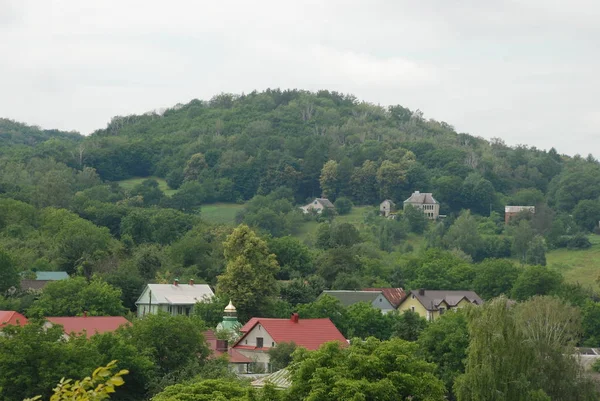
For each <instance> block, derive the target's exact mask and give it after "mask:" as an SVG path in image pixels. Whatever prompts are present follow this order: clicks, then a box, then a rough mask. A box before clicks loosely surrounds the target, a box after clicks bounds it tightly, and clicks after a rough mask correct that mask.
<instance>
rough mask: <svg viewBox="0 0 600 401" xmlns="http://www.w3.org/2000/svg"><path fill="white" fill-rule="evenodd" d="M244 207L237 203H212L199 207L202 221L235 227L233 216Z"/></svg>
mask: <svg viewBox="0 0 600 401" xmlns="http://www.w3.org/2000/svg"><path fill="white" fill-rule="evenodd" d="M243 208H244V205H243V204H242V205H240V204H238V203H213V204H210V205H202V206H201V207H200V217H201V218H202V220H205V221H208V222H210V223H215V224H229V225H232V226H233V225H235V215H236V214H237V212H239V211H240V210H242V209H243Z"/></svg>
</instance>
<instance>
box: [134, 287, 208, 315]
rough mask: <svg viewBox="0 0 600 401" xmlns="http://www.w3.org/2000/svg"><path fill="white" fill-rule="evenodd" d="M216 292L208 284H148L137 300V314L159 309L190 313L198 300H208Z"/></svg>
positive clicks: (153, 311) (154, 311) (172, 312)
mask: <svg viewBox="0 0 600 401" xmlns="http://www.w3.org/2000/svg"><path fill="white" fill-rule="evenodd" d="M214 295H215V294H214V293H213V291H212V290H211V289H210V287H209V286H208V284H194V281H193V280H190V282H189V283H188V284H179V281H178V280H175V281H174V282H173V284H148V285H147V286H146V288H145V289H144V292H142V295H140V297H139V298H138V300H137V301H136V303H135V304H136V305H137V315H138V317H142V316H144V315H146V314H148V313H152V314H156V313H158V312H159V311H163V312H167V313H170V314H171V315H189V314H190V313H191V312H192V309H193V307H194V305H195V304H196V302H208V301H210V299H211V298H212V297H213V296H214Z"/></svg>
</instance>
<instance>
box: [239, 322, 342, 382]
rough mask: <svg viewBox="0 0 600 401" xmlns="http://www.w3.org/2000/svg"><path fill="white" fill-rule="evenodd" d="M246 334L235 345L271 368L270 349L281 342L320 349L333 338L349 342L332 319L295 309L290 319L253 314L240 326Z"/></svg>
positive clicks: (257, 362) (247, 355) (308, 348)
mask: <svg viewBox="0 0 600 401" xmlns="http://www.w3.org/2000/svg"><path fill="white" fill-rule="evenodd" d="M240 331H241V333H242V336H241V337H240V338H239V339H238V340H237V342H236V343H235V344H234V345H233V347H232V348H233V349H234V350H235V351H238V352H239V353H240V354H242V355H243V356H245V357H247V358H249V359H250V360H252V362H253V363H255V364H257V365H259V366H260V365H262V366H263V367H264V369H265V370H266V371H268V370H270V369H269V362H270V359H269V349H271V348H274V347H276V346H277V344H280V343H291V342H293V343H295V344H296V345H297V346H298V347H303V348H306V349H307V350H309V351H314V350H316V349H318V348H319V347H320V346H321V345H323V344H324V343H326V342H329V341H339V342H340V343H341V344H343V345H344V346H346V345H348V342H347V340H346V338H345V337H344V335H343V334H342V333H340V331H339V330H338V329H337V327H335V325H334V324H333V323H332V322H331V320H329V318H325V319H300V317H299V316H298V314H297V313H293V314H292V316H291V317H290V318H289V319H272V318H262V317H253V318H252V319H250V320H249V321H248V323H246V324H245V325H244V326H243V327H242V328H241V329H240Z"/></svg>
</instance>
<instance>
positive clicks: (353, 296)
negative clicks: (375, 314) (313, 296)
mask: <svg viewBox="0 0 600 401" xmlns="http://www.w3.org/2000/svg"><path fill="white" fill-rule="evenodd" d="M324 295H329V296H330V297H333V298H335V299H337V300H339V301H340V303H341V304H342V305H344V306H345V307H348V306H350V305H354V304H356V303H359V302H366V303H368V304H370V305H371V306H372V307H373V308H375V309H379V310H381V312H382V313H389V312H391V311H393V310H396V308H395V307H394V305H392V303H391V302H390V301H389V300H388V299H387V298H386V297H385V295H384V293H383V291H351V290H325V291H323V292H322V293H321V295H319V298H320V297H322V296H324Z"/></svg>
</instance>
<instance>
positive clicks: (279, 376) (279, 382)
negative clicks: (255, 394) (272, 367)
mask: <svg viewBox="0 0 600 401" xmlns="http://www.w3.org/2000/svg"><path fill="white" fill-rule="evenodd" d="M267 383H271V384H272V385H274V386H275V388H277V389H287V388H290V387H291V385H292V379H291V377H290V371H289V370H287V369H281V370H278V371H277V372H274V373H271V374H270V375H267V376H264V377H261V378H259V379H256V380H254V381H253V382H252V383H250V384H251V385H252V386H253V387H257V388H262V387H264V386H265V385H266V384H267Z"/></svg>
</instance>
